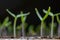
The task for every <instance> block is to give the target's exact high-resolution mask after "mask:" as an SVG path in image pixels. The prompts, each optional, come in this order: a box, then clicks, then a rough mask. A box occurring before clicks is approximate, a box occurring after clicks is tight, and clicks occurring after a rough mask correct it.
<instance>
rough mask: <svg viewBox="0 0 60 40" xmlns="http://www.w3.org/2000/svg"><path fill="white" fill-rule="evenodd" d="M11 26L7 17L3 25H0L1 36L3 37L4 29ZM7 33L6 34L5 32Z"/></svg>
mask: <svg viewBox="0 0 60 40" xmlns="http://www.w3.org/2000/svg"><path fill="white" fill-rule="evenodd" d="M10 24H11V22H9V17H6V18H5V19H4V21H3V23H0V36H1V34H2V33H1V32H2V30H3V29H5V28H6V27H8V26H9V25H10ZM5 33H6V32H5Z"/></svg>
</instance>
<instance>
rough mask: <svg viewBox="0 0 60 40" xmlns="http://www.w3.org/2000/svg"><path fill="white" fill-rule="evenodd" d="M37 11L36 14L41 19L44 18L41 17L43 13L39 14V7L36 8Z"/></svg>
mask: <svg viewBox="0 0 60 40" xmlns="http://www.w3.org/2000/svg"><path fill="white" fill-rule="evenodd" d="M35 11H36V14H37V15H38V17H39V19H40V20H42V17H41V15H40V14H39V12H38V9H37V8H35Z"/></svg>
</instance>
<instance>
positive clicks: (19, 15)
mask: <svg viewBox="0 0 60 40" xmlns="http://www.w3.org/2000/svg"><path fill="white" fill-rule="evenodd" d="M21 13H22V12H21ZM29 14H30V12H28V13H26V14H18V15H17V17H21V16H27V15H29Z"/></svg>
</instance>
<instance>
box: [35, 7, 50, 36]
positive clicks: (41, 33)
mask: <svg viewBox="0 0 60 40" xmlns="http://www.w3.org/2000/svg"><path fill="white" fill-rule="evenodd" d="M50 9H51V8H50V7H49V8H48V11H47V12H46V15H45V16H44V17H43V18H42V17H41V15H40V14H39V12H38V9H37V8H35V11H36V14H37V16H38V18H39V19H40V20H41V30H40V36H41V37H43V26H44V25H43V24H44V21H45V19H46V18H47V17H48V15H49V12H50Z"/></svg>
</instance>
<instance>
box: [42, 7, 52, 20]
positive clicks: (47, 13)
mask: <svg viewBox="0 0 60 40" xmlns="http://www.w3.org/2000/svg"><path fill="white" fill-rule="evenodd" d="M50 10H51V8H50V7H49V8H48V11H47V12H46V15H45V16H44V17H43V20H45V19H46V18H47V17H48V15H49V12H50Z"/></svg>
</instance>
